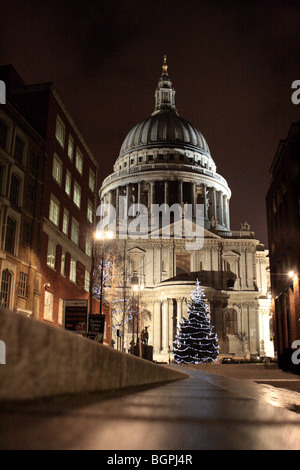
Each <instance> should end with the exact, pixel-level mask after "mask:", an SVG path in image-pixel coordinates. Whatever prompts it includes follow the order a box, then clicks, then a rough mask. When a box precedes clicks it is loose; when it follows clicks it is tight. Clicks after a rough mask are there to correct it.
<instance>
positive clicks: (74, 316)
mask: <svg viewBox="0 0 300 470" xmlns="http://www.w3.org/2000/svg"><path fill="white" fill-rule="evenodd" d="M87 317H88V300H65V329H66V330H69V331H74V332H75V333H79V334H83V335H86V333H87Z"/></svg>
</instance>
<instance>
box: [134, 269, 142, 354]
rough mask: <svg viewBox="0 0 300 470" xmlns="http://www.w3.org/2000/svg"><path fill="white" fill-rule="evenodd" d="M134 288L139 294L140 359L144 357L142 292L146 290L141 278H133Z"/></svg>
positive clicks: (138, 339) (138, 340)
mask: <svg viewBox="0 0 300 470" xmlns="http://www.w3.org/2000/svg"><path fill="white" fill-rule="evenodd" d="M132 286H133V290H134V291H137V292H138V317H137V322H138V325H137V326H138V328H137V330H138V338H137V342H138V345H139V357H142V332H141V324H142V311H141V296H142V290H143V289H144V283H143V282H141V278H140V277H139V279H137V278H133V279H132Z"/></svg>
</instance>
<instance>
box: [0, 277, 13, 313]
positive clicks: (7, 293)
mask: <svg viewBox="0 0 300 470" xmlns="http://www.w3.org/2000/svg"><path fill="white" fill-rule="evenodd" d="M11 284H12V274H11V273H10V272H9V270H8V269H5V270H4V271H2V276H1V291H0V305H1V307H3V308H9V306H10V300H11Z"/></svg>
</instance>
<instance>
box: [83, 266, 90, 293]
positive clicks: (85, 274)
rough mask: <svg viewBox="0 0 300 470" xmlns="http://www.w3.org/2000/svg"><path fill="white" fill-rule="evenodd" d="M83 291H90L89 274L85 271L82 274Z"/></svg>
mask: <svg viewBox="0 0 300 470" xmlns="http://www.w3.org/2000/svg"><path fill="white" fill-rule="evenodd" d="M84 290H86V291H87V292H89V290H90V272H89V271H87V270H85V272H84Z"/></svg>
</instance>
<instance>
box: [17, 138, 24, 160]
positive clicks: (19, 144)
mask: <svg viewBox="0 0 300 470" xmlns="http://www.w3.org/2000/svg"><path fill="white" fill-rule="evenodd" d="M24 148H25V142H24V141H23V140H22V139H21V137H19V136H18V135H16V139H15V149H14V158H15V160H17V162H20V163H22V161H23V155H24Z"/></svg>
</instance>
